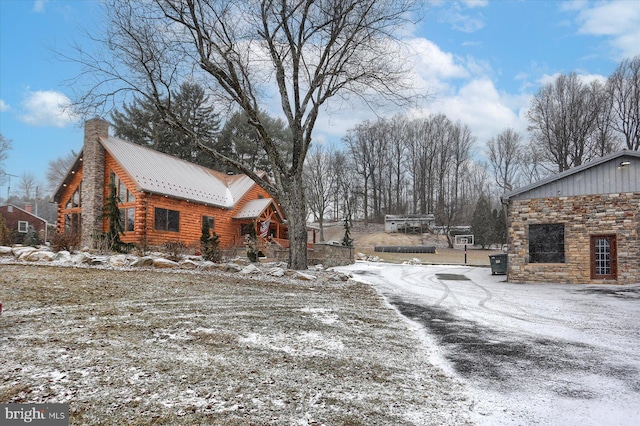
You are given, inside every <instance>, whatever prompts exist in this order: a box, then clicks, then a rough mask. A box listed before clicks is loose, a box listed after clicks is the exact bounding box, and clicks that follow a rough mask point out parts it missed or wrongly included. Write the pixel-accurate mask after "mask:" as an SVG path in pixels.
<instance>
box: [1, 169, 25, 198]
mask: <svg viewBox="0 0 640 426" xmlns="http://www.w3.org/2000/svg"><path fill="white" fill-rule="evenodd" d="M0 173H2V174H3V175H5V176H8V177H9V180H8V181H7V204H9V192H10V191H11V178H12V177H16V178H17V177H20V176H16V175H12V174H9V173H7V172H1V171H0Z"/></svg>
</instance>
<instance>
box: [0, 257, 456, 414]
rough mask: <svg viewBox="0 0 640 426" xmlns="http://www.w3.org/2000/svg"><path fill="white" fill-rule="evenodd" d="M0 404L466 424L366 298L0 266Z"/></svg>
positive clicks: (326, 288)
mask: <svg viewBox="0 0 640 426" xmlns="http://www.w3.org/2000/svg"><path fill="white" fill-rule="evenodd" d="M0 300H2V301H3V303H4V312H3V314H2V316H0V345H1V346H2V348H3V349H2V352H3V353H2V357H1V358H0V402H3V403H7V402H16V403H19V402H51V403H53V402H65V403H69V404H70V407H71V423H72V424H97V423H100V424H231V425H233V424H283V425H284V424H286V425H290V424H323V423H324V424H367V425H371V424H381V425H382V424H385V425H386V424H464V423H466V422H467V417H466V414H465V411H466V403H465V401H464V396H463V394H462V391H461V389H460V387H459V385H458V384H457V383H455V382H453V381H452V380H451V379H450V378H448V377H447V376H445V375H443V374H442V372H441V371H440V370H438V369H436V368H434V367H433V366H432V365H431V364H429V363H428V361H427V358H428V353H426V352H425V349H424V347H423V346H422V345H421V343H420V342H419V341H418V340H417V339H416V338H415V336H414V335H413V334H412V333H411V332H410V331H409V330H408V329H407V326H406V324H405V323H404V322H403V321H402V320H401V319H399V317H398V316H397V314H396V313H395V311H393V310H391V309H389V308H388V307H387V306H386V305H385V304H384V302H383V301H382V299H381V298H380V297H379V296H378V295H377V294H376V293H375V292H374V291H373V290H372V289H371V288H370V287H368V286H365V285H362V284H358V283H353V282H348V283H342V282H340V283H337V282H336V283H333V284H320V283H318V282H316V283H314V282H310V283H306V282H305V283H303V282H298V281H293V280H289V279H280V280H278V279H275V278H266V277H260V278H247V279H243V278H238V277H237V276H232V275H225V274H222V273H211V274H195V273H167V272H149V271H109V270H98V269H73V268H57V267H39V266H31V265H2V273H1V274H0Z"/></svg>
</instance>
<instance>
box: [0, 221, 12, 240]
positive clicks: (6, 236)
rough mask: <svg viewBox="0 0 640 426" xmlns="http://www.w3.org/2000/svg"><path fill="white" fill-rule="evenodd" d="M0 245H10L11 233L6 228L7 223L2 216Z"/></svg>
mask: <svg viewBox="0 0 640 426" xmlns="http://www.w3.org/2000/svg"><path fill="white" fill-rule="evenodd" d="M0 245H3V246H9V245H11V231H10V230H9V228H8V227H7V222H6V221H5V220H4V217H3V216H0Z"/></svg>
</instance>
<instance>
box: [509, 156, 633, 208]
mask: <svg viewBox="0 0 640 426" xmlns="http://www.w3.org/2000/svg"><path fill="white" fill-rule="evenodd" d="M622 161H628V162H629V164H628V165H626V166H624V167H622V166H621V165H620V163H621V162H622ZM620 192H640V152H638V151H630V150H626V149H625V150H622V151H618V152H614V153H611V154H608V155H605V156H603V157H600V158H598V159H596V160H593V161H590V162H588V163H585V164H582V165H580V166H577V167H574V168H572V169H569V170H565V171H564V172H562V173H558V174H556V175H553V176H550V177H548V178H546V179H542V180H540V181H538V182H535V183H533V184H531V185H527V186H523V187H522V188H518V189H515V190H513V191H511V192H507V193H505V194H504V195H503V196H502V200H503V201H507V200H510V199H530V198H550V197H567V196H579V195H594V194H613V193H620Z"/></svg>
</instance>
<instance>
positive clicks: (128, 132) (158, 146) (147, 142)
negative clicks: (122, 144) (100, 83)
mask: <svg viewBox="0 0 640 426" xmlns="http://www.w3.org/2000/svg"><path fill="white" fill-rule="evenodd" d="M171 108H172V109H173V110H174V111H176V114H177V115H178V116H179V117H180V119H181V123H184V124H186V125H187V126H189V128H190V129H191V130H192V131H193V132H194V133H195V134H196V135H197V137H198V139H199V140H200V141H201V142H202V143H204V144H205V145H207V146H209V147H211V148H213V149H216V150H218V149H221V147H219V146H218V138H217V136H218V132H219V129H220V117H219V114H218V113H216V112H215V111H214V110H213V107H212V106H211V102H210V100H209V97H208V96H207V94H206V93H205V90H204V88H203V87H202V86H200V85H198V84H194V83H183V84H182V85H181V86H180V88H179V90H178V91H176V92H173V93H172V105H171ZM111 119H112V121H113V128H114V134H115V136H117V137H120V138H123V139H126V140H128V141H131V142H134V143H137V144H140V145H143V146H147V147H149V148H152V149H155V150H157V151H160V152H164V153H165V154H169V155H173V156H175V157H178V158H181V159H183V160H186V161H190V162H192V163H196V164H200V165H202V166H205V167H210V168H219V167H217V166H219V164H217V162H216V161H214V160H213V159H212V158H211V156H210V155H201V153H200V151H199V150H198V149H197V148H196V146H195V141H193V140H191V139H190V138H189V137H187V136H186V135H185V134H184V132H182V131H181V130H179V129H176V128H173V127H172V126H171V125H170V124H169V123H167V122H165V121H164V119H163V118H162V116H161V115H160V113H159V112H158V109H157V108H156V106H155V105H154V104H153V103H152V102H151V101H149V100H147V99H146V98H142V99H140V98H136V99H134V100H133V102H132V103H131V104H129V105H127V104H125V105H123V107H122V111H117V110H116V111H114V112H113V113H112V114H111Z"/></svg>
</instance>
